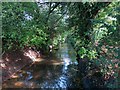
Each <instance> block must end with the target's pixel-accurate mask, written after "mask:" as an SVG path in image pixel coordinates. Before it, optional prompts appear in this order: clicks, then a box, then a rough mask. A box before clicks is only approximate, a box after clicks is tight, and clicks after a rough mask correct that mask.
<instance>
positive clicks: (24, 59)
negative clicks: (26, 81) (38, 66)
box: [0, 49, 43, 81]
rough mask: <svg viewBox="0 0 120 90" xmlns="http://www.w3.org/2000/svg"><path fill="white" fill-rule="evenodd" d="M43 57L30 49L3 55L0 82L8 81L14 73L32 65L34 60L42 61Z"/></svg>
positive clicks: (8, 52) (12, 51)
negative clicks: (0, 80) (0, 78)
mask: <svg viewBox="0 0 120 90" xmlns="http://www.w3.org/2000/svg"><path fill="white" fill-rule="evenodd" d="M42 57H43V56H42V55H41V54H40V53H38V52H36V51H34V50H31V49H24V50H11V51H7V52H5V53H4V54H3V56H2V60H1V64H0V66H1V67H2V81H6V80H7V79H9V78H10V77H11V76H12V75H13V74H14V73H16V72H17V71H19V70H20V69H22V68H23V67H24V66H26V65H30V64H32V63H33V62H34V61H35V60H39V61H40V60H42V59H41V58H42Z"/></svg>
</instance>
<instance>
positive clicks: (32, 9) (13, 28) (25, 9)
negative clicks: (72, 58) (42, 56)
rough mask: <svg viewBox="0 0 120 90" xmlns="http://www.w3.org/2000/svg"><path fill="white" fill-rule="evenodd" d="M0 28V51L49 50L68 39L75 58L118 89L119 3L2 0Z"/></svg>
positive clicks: (107, 83) (119, 55)
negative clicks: (0, 28)
mask: <svg viewBox="0 0 120 90" xmlns="http://www.w3.org/2000/svg"><path fill="white" fill-rule="evenodd" d="M2 28H3V33H2V41H3V52H4V51H7V50H13V49H24V48H25V47H32V48H35V49H37V50H40V51H41V52H51V51H52V50H53V49H56V50H57V49H58V48H59V45H60V44H61V43H64V42H69V43H71V44H72V46H73V48H74V49H75V51H76V53H77V58H78V61H79V59H82V60H84V59H85V58H87V60H88V61H90V62H92V63H94V64H95V65H96V66H97V67H98V68H99V69H100V70H99V72H100V73H102V77H103V78H104V80H105V85H107V87H110V88H119V81H120V80H119V79H118V78H119V74H118V73H119V72H120V71H119V67H120V61H119V60H120V39H119V37H120V3H119V2H102V3H100V2H86V3H82V2H80V3H70V2H68V3H63V2H57V3H43V4H41V3H36V2H34V3H33V2H29V3H27V2H22V3H20V2H17V3H15V2H14V3H12V2H4V3H2ZM90 68H92V67H91V66H89V65H88V70H89V71H90ZM112 81H113V82H112ZM111 82H112V83H111Z"/></svg>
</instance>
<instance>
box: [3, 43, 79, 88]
mask: <svg viewBox="0 0 120 90" xmlns="http://www.w3.org/2000/svg"><path fill="white" fill-rule="evenodd" d="M61 46H62V47H60V49H59V50H58V52H57V53H56V54H55V55H56V56H57V59H56V58H54V59H52V60H49V58H48V59H46V60H44V62H43V63H37V64H33V65H32V66H30V67H29V66H26V67H25V68H23V69H22V70H20V71H19V72H17V74H15V75H14V76H12V78H11V79H9V80H7V81H6V82H4V83H3V88H9V87H14V88H19V87H20V88H21V87H22V88H68V87H73V88H74V87H75V77H76V78H77V62H76V58H75V52H74V50H73V49H72V48H71V47H70V46H68V45H67V44H63V45H61ZM51 63H52V64H51Z"/></svg>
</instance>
